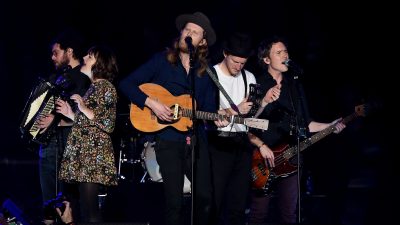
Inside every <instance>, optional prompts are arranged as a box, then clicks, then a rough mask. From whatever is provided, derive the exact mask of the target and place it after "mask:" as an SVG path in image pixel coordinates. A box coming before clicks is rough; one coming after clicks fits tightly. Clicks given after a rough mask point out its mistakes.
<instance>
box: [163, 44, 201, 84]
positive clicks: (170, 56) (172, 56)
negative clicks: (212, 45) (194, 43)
mask: <svg viewBox="0 0 400 225" xmlns="http://www.w3.org/2000/svg"><path fill="white" fill-rule="evenodd" d="M179 52H180V50H179V37H178V38H176V39H175V40H174V42H173V45H172V47H171V48H167V60H168V62H169V63H171V64H173V65H176V64H177V62H178V59H179ZM207 56H208V45H207V44H206V45H201V46H198V47H197V49H196V51H195V56H194V57H195V59H198V60H199V63H200V67H199V68H198V69H197V71H196V74H197V76H199V77H201V76H203V75H204V72H205V71H206V68H207V66H208V61H207Z"/></svg>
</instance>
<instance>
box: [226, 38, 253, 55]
mask: <svg viewBox="0 0 400 225" xmlns="http://www.w3.org/2000/svg"><path fill="white" fill-rule="evenodd" d="M223 49H224V51H225V52H226V53H228V54H230V55H234V56H238V57H242V58H248V57H250V56H251V55H253V54H254V49H253V44H252V38H251V36H250V35H248V34H245V33H234V34H232V35H231V36H229V38H228V39H227V40H226V41H224V43H223Z"/></svg>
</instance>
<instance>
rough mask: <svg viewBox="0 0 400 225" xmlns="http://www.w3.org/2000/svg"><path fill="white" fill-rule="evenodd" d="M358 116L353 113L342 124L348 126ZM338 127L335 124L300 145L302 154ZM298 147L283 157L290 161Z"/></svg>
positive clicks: (287, 151)
mask: <svg viewBox="0 0 400 225" xmlns="http://www.w3.org/2000/svg"><path fill="white" fill-rule="evenodd" d="M357 116H358V115H357V113H353V114H351V115H349V116H347V117H345V118H344V119H343V120H342V123H344V124H346V123H348V122H350V121H351V120H353V119H354V118H356V117H357ZM335 129H336V127H335V124H333V125H331V126H329V127H327V128H325V129H324V130H322V131H320V132H318V133H316V134H314V135H312V136H311V137H309V138H307V139H306V140H304V141H302V142H301V143H300V152H301V151H303V150H305V149H306V148H308V147H310V146H311V145H312V144H314V143H316V142H317V141H319V140H321V139H322V138H324V137H326V136H328V135H329V134H331V133H333V132H334V131H335ZM296 151H297V150H296V147H295V146H294V147H291V148H289V149H287V150H286V151H285V152H283V153H282V154H283V157H284V158H286V159H290V158H291V157H293V156H295V155H296Z"/></svg>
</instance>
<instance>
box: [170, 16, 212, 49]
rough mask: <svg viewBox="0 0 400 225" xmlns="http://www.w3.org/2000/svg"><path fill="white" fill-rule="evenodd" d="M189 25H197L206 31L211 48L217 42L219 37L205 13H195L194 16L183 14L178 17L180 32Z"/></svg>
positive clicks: (176, 22)
mask: <svg viewBox="0 0 400 225" xmlns="http://www.w3.org/2000/svg"><path fill="white" fill-rule="evenodd" d="M187 23H194V24H197V25H199V26H200V27H202V28H203V29H204V30H205V31H206V40H207V44H208V45H209V46H211V45H213V44H214V43H215V41H216V40H217V36H216V34H215V31H214V29H213V28H212V26H211V23H210V20H209V19H208V17H207V16H206V15H204V14H203V13H201V12H195V13H193V14H183V15H180V16H178V17H176V20H175V24H176V28H178V30H182V29H183V27H184V26H185V25H186V24H187Z"/></svg>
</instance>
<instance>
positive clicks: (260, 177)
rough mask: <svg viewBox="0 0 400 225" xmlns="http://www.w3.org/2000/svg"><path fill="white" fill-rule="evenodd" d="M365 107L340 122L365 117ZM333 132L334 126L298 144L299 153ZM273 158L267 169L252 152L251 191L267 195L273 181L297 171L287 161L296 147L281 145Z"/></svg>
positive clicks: (262, 160) (256, 153)
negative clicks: (273, 163) (254, 190)
mask: <svg viewBox="0 0 400 225" xmlns="http://www.w3.org/2000/svg"><path fill="white" fill-rule="evenodd" d="M365 107H366V105H365V104H364V105H359V106H356V107H355V112H354V113H352V114H351V115H349V116H347V117H345V118H344V119H343V120H342V121H341V122H342V123H344V124H346V123H348V122H350V121H351V120H353V119H355V118H356V117H358V116H365ZM334 131H335V125H332V126H329V127H327V128H325V129H324V130H322V131H320V132H318V133H316V134H314V135H312V136H311V137H309V138H307V139H305V140H303V141H302V142H300V148H299V149H300V152H301V151H303V150H305V149H306V148H308V147H310V146H311V145H312V144H314V143H316V142H317V141H319V140H321V139H322V138H324V137H326V136H328V135H329V134H331V133H333V132H334ZM272 151H273V152H274V156H275V160H274V162H275V167H274V168H269V167H268V166H267V165H266V163H265V159H264V158H263V157H262V156H261V153H260V151H259V150H258V149H254V151H253V160H252V169H251V176H252V187H253V189H257V190H262V191H263V192H264V193H268V192H269V191H270V189H271V186H272V183H273V181H274V180H275V179H277V178H280V177H286V176H289V175H290V174H293V173H295V172H296V171H297V166H296V165H292V164H291V163H290V162H289V160H290V159H291V158H292V157H294V156H296V155H297V147H296V146H289V145H288V144H281V145H278V146H276V147H275V148H272Z"/></svg>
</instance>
